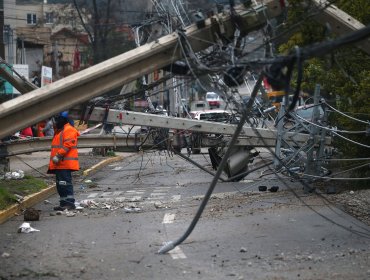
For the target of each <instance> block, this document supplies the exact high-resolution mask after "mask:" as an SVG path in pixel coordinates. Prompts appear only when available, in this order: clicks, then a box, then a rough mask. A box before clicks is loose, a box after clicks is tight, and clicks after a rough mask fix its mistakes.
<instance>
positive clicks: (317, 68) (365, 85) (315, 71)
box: [279, 0, 370, 176]
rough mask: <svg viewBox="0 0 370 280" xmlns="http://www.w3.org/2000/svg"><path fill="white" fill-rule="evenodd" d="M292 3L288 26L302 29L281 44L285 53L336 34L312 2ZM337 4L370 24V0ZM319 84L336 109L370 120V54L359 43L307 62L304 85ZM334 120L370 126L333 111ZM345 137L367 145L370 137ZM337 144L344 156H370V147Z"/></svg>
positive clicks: (343, 125)
mask: <svg viewBox="0 0 370 280" xmlns="http://www.w3.org/2000/svg"><path fill="white" fill-rule="evenodd" d="M289 4H290V8H289V12H288V16H287V28H288V29H289V28H293V27H295V28H297V27H298V28H297V29H296V31H295V32H294V34H293V35H292V36H291V37H290V38H289V40H288V41H287V42H285V43H284V44H282V45H280V46H279V51H280V52H281V53H287V52H289V51H290V50H292V48H293V47H294V46H300V47H302V46H307V45H310V44H313V43H315V42H320V41H324V40H331V39H333V38H334V37H335V35H334V34H332V33H331V32H330V28H329V29H327V28H326V26H323V25H320V24H318V23H317V22H316V21H315V20H314V14H315V13H317V12H318V11H317V10H313V9H312V5H307V6H304V5H302V1H300V0H290V1H289ZM336 5H337V7H339V8H341V9H342V10H343V11H345V12H347V13H348V14H350V15H351V16H352V17H354V18H356V19H357V20H359V21H361V22H362V23H363V24H365V25H367V24H369V23H370V1H368V0H356V1H346V0H339V1H336ZM319 12H320V11H319ZM297 22H298V24H297ZM333 28H334V27H333ZM315 84H320V85H321V89H322V91H321V95H322V96H323V97H325V99H326V100H327V102H329V103H330V104H331V105H332V106H334V107H335V108H337V109H339V110H340V111H342V112H346V114H348V115H350V116H352V117H354V118H357V119H361V120H364V121H367V120H369V119H370V57H369V55H368V54H367V53H365V52H363V51H361V50H360V49H358V48H356V47H355V45H351V46H345V47H342V48H340V49H337V50H334V51H330V50H328V54H327V55H326V56H324V57H317V58H314V59H310V60H308V61H306V62H305V67H304V76H303V81H302V85H301V87H302V89H303V90H304V91H305V92H312V91H313V89H314V87H315ZM330 123H331V125H333V126H336V127H338V129H342V130H352V131H365V130H366V129H367V126H366V124H364V123H360V122H356V121H354V120H351V119H350V118H347V117H344V116H342V115H340V114H338V113H331V115H330ZM344 136H345V137H347V138H350V139H351V140H352V141H355V142H359V143H363V144H365V145H366V144H367V145H368V143H369V136H366V134H365V133H362V134H350V135H348V134H345V135H344ZM334 144H335V146H336V147H337V148H338V150H339V151H340V154H341V155H342V157H343V158H366V157H370V149H369V148H366V147H364V146H361V145H357V144H354V143H350V142H348V141H346V140H344V139H342V138H339V137H336V138H335V141H334ZM359 174H360V175H365V176H369V175H370V172H369V168H368V167H367V168H365V169H361V170H359V172H357V173H356V174H355V175H356V176H357V175H359Z"/></svg>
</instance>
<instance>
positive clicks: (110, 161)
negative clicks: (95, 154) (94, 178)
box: [82, 156, 125, 176]
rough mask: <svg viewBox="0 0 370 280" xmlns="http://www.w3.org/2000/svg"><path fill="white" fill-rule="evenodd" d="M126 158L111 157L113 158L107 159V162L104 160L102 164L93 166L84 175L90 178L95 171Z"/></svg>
mask: <svg viewBox="0 0 370 280" xmlns="http://www.w3.org/2000/svg"><path fill="white" fill-rule="evenodd" d="M124 158H125V157H124V156H115V157H111V158H108V159H105V160H102V161H101V162H99V163H97V164H95V165H94V166H92V167H91V168H89V169H86V170H85V171H84V172H83V173H82V175H83V176H88V175H90V174H91V173H93V172H94V171H96V170H97V169H98V168H100V167H103V166H106V165H108V164H110V163H113V162H116V161H120V160H122V159H124Z"/></svg>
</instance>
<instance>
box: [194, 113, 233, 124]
mask: <svg viewBox="0 0 370 280" xmlns="http://www.w3.org/2000/svg"><path fill="white" fill-rule="evenodd" d="M190 116H191V117H192V118H193V119H195V120H200V121H211V122H227V121H229V120H230V117H231V114H230V113H229V112H228V111H225V110H205V111H193V112H190Z"/></svg>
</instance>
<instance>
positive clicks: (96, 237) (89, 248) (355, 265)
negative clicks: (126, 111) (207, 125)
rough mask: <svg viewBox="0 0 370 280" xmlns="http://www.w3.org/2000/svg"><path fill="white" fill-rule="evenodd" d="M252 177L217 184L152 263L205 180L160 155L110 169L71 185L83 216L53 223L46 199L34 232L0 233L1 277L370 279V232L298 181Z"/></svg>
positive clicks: (6, 228) (11, 229)
mask: <svg viewBox="0 0 370 280" xmlns="http://www.w3.org/2000/svg"><path fill="white" fill-rule="evenodd" d="M192 158H193V159H194V160H196V161H197V162H199V163H201V164H202V165H203V166H204V167H206V168H209V169H210V167H211V165H210V162H209V160H208V159H207V158H206V157H205V156H203V155H192ZM256 164H258V162H256ZM259 174H260V172H256V173H253V174H251V176H249V177H247V178H246V179H247V180H244V181H242V182H232V183H222V182H220V183H219V184H217V186H216V189H215V191H214V195H213V197H212V198H211V199H210V200H209V203H208V205H207V207H206V209H205V211H204V213H203V215H202V217H201V219H200V220H199V222H198V223H197V226H196V227H195V229H194V231H193V232H192V233H191V235H190V236H189V237H188V238H187V239H186V240H185V241H184V242H183V243H182V244H180V245H179V246H178V247H176V248H175V249H174V250H172V251H170V252H169V253H167V254H164V255H159V254H157V252H158V250H159V249H160V248H161V247H162V246H163V243H164V242H167V241H175V240H177V239H178V238H180V237H181V236H182V235H183V234H184V232H185V231H186V229H187V228H188V226H189V224H190V222H191V221H192V219H193V217H194V214H195V213H196V211H197V209H198V207H199V205H200V203H201V199H202V196H203V195H204V194H205V192H206V190H207V188H208V187H209V185H210V182H211V180H212V176H211V175H209V174H208V173H205V172H204V171H201V170H199V169H198V168H197V167H195V166H193V165H191V164H189V163H187V162H185V161H184V160H182V159H180V158H178V157H172V156H170V155H169V154H168V153H165V152H161V153H159V152H153V153H146V154H144V156H140V155H139V156H134V157H130V158H126V159H125V160H123V161H122V162H117V163H113V164H111V165H108V166H106V167H104V168H102V169H101V170H100V171H98V172H97V173H95V174H94V175H93V176H91V177H89V178H87V179H89V180H91V182H82V183H81V182H79V183H77V184H75V189H76V198H77V201H78V202H80V203H81V204H82V205H87V206H88V207H86V208H84V209H83V210H81V211H75V212H74V213H70V214H69V215H67V214H66V213H63V214H62V215H56V214H55V212H54V211H52V206H53V204H56V203H57V200H58V197H57V196H54V197H52V198H50V202H51V203H52V204H45V203H40V204H39V205H37V206H36V207H35V208H36V209H39V210H41V219H40V221H36V222H31V226H32V227H34V228H36V229H38V230H40V231H38V232H32V233H17V230H18V227H19V226H20V225H21V224H22V222H23V216H18V217H14V218H13V219H11V220H9V221H8V222H6V223H5V224H3V225H1V226H0V236H1V238H0V254H1V257H0V267H1V269H0V279H76V278H78V279H369V278H370V266H369V264H370V246H369V245H370V239H369V238H370V228H369V227H368V226H366V225H365V224H363V223H361V222H359V221H358V220H356V219H355V218H353V217H351V216H349V215H348V214H346V213H344V212H343V211H342V210H341V209H339V208H337V207H335V205H332V204H330V203H328V202H327V201H326V200H325V199H324V198H322V197H320V196H318V195H316V194H306V193H305V192H304V191H303V188H302V186H301V185H300V184H299V183H297V182H291V181H290V180H287V179H285V180H282V181H280V180H278V179H277V178H276V177H274V176H273V175H271V176H267V177H264V178H263V180H259V179H258V177H259ZM259 185H266V186H268V187H270V186H279V191H278V192H276V193H272V192H259V191H258V186H259ZM128 210H131V211H129V212H128Z"/></svg>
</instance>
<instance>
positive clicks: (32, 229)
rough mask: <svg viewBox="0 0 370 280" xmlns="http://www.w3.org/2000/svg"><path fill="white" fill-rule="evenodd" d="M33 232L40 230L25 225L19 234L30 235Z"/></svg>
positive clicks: (20, 228)
mask: <svg viewBox="0 0 370 280" xmlns="http://www.w3.org/2000/svg"><path fill="white" fill-rule="evenodd" d="M33 231H40V230H38V229H35V228H33V227H31V224H30V223H23V224H21V226H20V227H19V228H18V233H30V232H33Z"/></svg>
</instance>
